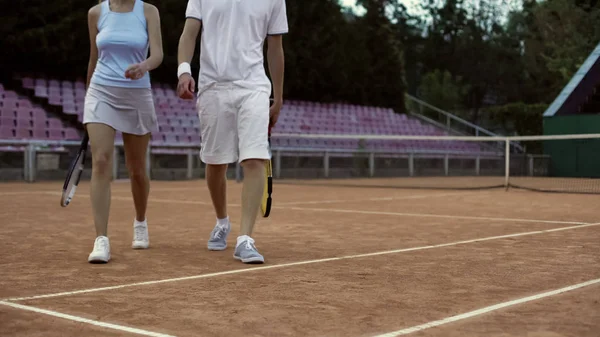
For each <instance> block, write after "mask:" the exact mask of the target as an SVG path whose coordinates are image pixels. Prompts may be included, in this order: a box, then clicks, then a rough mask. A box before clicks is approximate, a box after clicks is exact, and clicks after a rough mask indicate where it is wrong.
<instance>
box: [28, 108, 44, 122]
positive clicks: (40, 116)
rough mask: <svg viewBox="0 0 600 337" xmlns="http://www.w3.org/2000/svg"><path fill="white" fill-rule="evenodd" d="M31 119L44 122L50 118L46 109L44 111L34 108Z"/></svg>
mask: <svg viewBox="0 0 600 337" xmlns="http://www.w3.org/2000/svg"><path fill="white" fill-rule="evenodd" d="M31 118H32V119H35V120H43V121H45V120H46V119H48V117H47V116H46V111H44V109H42V108H33V109H32V110H31Z"/></svg>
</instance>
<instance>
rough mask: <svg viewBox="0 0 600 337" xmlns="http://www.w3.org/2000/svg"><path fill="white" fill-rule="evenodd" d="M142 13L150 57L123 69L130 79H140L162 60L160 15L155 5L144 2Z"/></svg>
mask: <svg viewBox="0 0 600 337" xmlns="http://www.w3.org/2000/svg"><path fill="white" fill-rule="evenodd" d="M144 15H145V17H146V22H147V23H148V39H149V40H150V57H148V58H147V59H146V60H145V61H143V62H141V63H138V64H132V65H130V66H129V67H128V68H127V70H126V71H125V77H127V78H130V79H132V80H137V79H140V78H142V77H143V76H144V74H145V73H146V72H148V71H151V70H154V69H156V68H158V66H160V64H161V63H162V61H163V46H162V34H161V29H160V15H159V13H158V8H156V6H154V5H151V4H147V3H144Z"/></svg>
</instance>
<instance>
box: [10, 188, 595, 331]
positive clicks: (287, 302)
mask: <svg viewBox="0 0 600 337" xmlns="http://www.w3.org/2000/svg"><path fill="white" fill-rule="evenodd" d="M431 179H434V178H431ZM390 184H392V183H391V182H390ZM151 186H152V187H151V194H150V204H149V211H148V221H149V230H150V244H151V248H150V249H149V250H136V251H134V250H132V249H131V248H130V246H131V236H132V228H131V227H132V221H133V217H134V213H133V204H132V202H131V194H130V192H129V184H128V182H115V183H113V189H112V196H113V199H112V212H111V217H110V224H109V237H110V239H111V254H112V260H111V262H110V263H108V264H106V265H92V264H88V263H87V256H88V254H89V252H90V251H91V249H92V246H93V240H94V234H95V233H94V228H93V224H92V220H91V207H90V202H89V198H88V191H89V184H88V183H87V182H82V183H81V184H80V187H79V188H78V191H77V195H76V196H75V199H74V201H73V203H72V204H71V205H70V206H68V207H67V208H61V207H60V206H59V199H60V191H61V187H62V182H53V183H35V184H20V183H4V184H1V185H0V202H1V204H2V208H1V211H0V223H1V224H2V232H1V236H0V237H1V239H0V256H2V260H1V262H0V263H1V270H2V277H1V278H0V298H1V299H2V302H0V304H1V305H0V322H1V324H0V335H2V336H59V335H60V336H134V335H146V336H241V335H243V336H344V337H354V336H356V337H358V336H365V337H376V336H378V337H383V336H397V335H412V336H467V337H470V336H503V337H507V336H536V337H537V336H551V337H557V336H578V337H583V336H594V337H597V336H598V335H599V334H600V319H598V317H600V217H599V216H598V214H597V209H598V207H597V206H598V198H597V197H596V196H594V195H577V194H552V193H537V192H529V191H522V190H510V191H508V192H505V191H504V190H502V189H491V190H472V191H456V190H409V189H393V188H368V187H361V188H358V187H342V186H332V185H327V186H325V185H323V186H315V185H294V184H286V183H285V181H278V180H276V181H275V186H274V188H275V190H274V195H273V198H274V205H273V210H272V213H271V216H270V217H269V218H267V219H259V221H258V223H257V226H256V229H255V233H254V237H255V238H256V243H257V247H258V249H259V251H260V252H261V253H263V255H264V256H265V258H266V263H265V264H263V265H254V266H253V265H244V264H242V263H240V262H239V261H236V260H234V259H233V258H232V254H233V245H234V243H235V238H236V236H237V230H238V226H239V222H238V220H239V213H240V191H241V184H237V183H235V182H231V181H230V184H229V190H228V193H229V194H228V198H229V202H230V208H229V213H230V216H231V217H232V220H233V230H232V233H231V235H230V236H229V247H228V249H227V250H226V251H223V252H209V251H208V250H207V249H206V241H207V239H208V235H209V233H210V231H211V229H212V227H213V225H214V214H213V211H212V208H211V205H210V199H209V197H208V193H207V190H206V186H205V183H204V182H203V181H185V182H159V181H153V182H152V185H151Z"/></svg>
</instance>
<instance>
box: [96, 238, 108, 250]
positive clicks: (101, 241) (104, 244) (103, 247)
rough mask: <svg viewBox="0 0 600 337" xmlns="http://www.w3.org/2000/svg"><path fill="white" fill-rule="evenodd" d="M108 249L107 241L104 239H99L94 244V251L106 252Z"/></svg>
mask: <svg viewBox="0 0 600 337" xmlns="http://www.w3.org/2000/svg"><path fill="white" fill-rule="evenodd" d="M107 248H108V241H106V239H99V240H98V241H97V242H96V250H106V249H107Z"/></svg>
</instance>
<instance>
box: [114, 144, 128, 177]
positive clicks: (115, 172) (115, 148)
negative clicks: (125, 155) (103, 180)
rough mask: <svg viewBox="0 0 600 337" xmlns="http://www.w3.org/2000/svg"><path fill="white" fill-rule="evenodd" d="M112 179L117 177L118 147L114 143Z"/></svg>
mask: <svg viewBox="0 0 600 337" xmlns="http://www.w3.org/2000/svg"><path fill="white" fill-rule="evenodd" d="M112 176H113V180H116V179H119V148H118V146H116V145H115V147H113V167H112ZM129 179H131V177H129Z"/></svg>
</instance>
